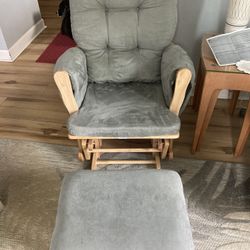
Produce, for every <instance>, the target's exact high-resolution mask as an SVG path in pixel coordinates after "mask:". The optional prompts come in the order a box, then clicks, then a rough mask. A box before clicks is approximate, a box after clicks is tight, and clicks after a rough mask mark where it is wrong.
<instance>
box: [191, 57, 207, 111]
mask: <svg viewBox="0 0 250 250" xmlns="http://www.w3.org/2000/svg"><path fill="white" fill-rule="evenodd" d="M203 78H204V74H203V69H202V61H201V60H200V62H199V66H198V71H197V77H196V86H195V92H194V97H193V103H192V106H193V109H194V110H195V111H197V110H198V108H199V103H200V99H201V93H202V87H203V80H204V79H203Z"/></svg>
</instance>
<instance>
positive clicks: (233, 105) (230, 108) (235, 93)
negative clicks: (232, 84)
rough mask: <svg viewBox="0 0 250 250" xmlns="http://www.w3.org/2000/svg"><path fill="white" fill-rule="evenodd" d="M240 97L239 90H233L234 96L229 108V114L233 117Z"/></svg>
mask: <svg viewBox="0 0 250 250" xmlns="http://www.w3.org/2000/svg"><path fill="white" fill-rule="evenodd" d="M239 95H240V91H239V90H233V95H232V99H231V100H230V106H229V112H230V114H231V115H233V113H234V111H235V108H236V105H237V101H238V98H239Z"/></svg>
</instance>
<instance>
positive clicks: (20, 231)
mask: <svg viewBox="0 0 250 250" xmlns="http://www.w3.org/2000/svg"><path fill="white" fill-rule="evenodd" d="M76 153H77V148H74V147H67V146H59V145H51V144H45V143H35V142H24V141H15V140H0V201H1V202H2V203H3V205H4V207H3V209H2V210H1V206H0V250H22V249H25V250H30V249H32V250H33V249H34V250H36V249H39V250H40V249H41V250H43V249H48V248H49V244H50V239H51V234H52V231H53V227H54V223H55V216H56V209H57V202H58V196H59V192H60V185H61V181H62V178H63V176H64V174H65V173H67V172H71V171H75V170H77V169H80V168H82V167H84V168H88V167H89V166H87V165H86V164H85V165H84V166H83V163H81V162H79V161H78V160H77V159H76ZM162 166H163V168H166V169H174V170H176V171H177V172H178V173H179V174H180V175H181V177H182V180H183V183H184V191H185V196H186V199H187V202H188V211H189V217H190V222H191V225H192V229H193V237H194V243H195V246H196V249H202V250H203V249H204V250H205V249H209V250H210V249H223V250H228V249H230V250H231V249H232V250H235V249H240V250H247V249H250V166H246V165H242V164H232V163H222V162H213V161H197V160H187V159H174V160H173V161H164V162H162ZM114 168H115V169H119V170H120V169H122V168H132V167H131V166H122V167H121V166H120V167H119V168H118V167H116V166H108V167H106V169H114ZM173 250H174V249H173Z"/></svg>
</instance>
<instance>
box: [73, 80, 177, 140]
mask: <svg viewBox="0 0 250 250" xmlns="http://www.w3.org/2000/svg"><path fill="white" fill-rule="evenodd" d="M179 129H180V120H179V118H178V116H177V115H175V114H174V113H172V112H170V111H169V110H168V109H167V107H166V104H165V101H164V96H163V92H162V86H161V83H160V82H155V83H139V82H131V83H106V84H96V83H89V85H88V89H87V93H86V96H85V99H84V103H83V106H82V108H81V109H80V110H79V111H78V112H75V113H74V114H72V115H71V116H70V118H69V121H68V130H69V133H70V134H72V135H78V136H83V135H84V136H105V137H125V138H126V137H146V136H162V135H169V134H176V133H178V132H179Z"/></svg>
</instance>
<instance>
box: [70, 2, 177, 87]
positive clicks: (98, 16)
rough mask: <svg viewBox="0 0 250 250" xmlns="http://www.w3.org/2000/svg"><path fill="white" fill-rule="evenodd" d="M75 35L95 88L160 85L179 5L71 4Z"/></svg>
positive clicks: (139, 3)
mask: <svg viewBox="0 0 250 250" xmlns="http://www.w3.org/2000/svg"><path fill="white" fill-rule="evenodd" d="M70 11H71V23H72V32H73V36H74V39H75V41H76V43H77V45H78V46H79V47H80V48H81V49H83V50H84V52H85V54H86V57H87V67H88V76H89V79H90V81H94V82H105V81H113V82H127V81H148V82H149V81H156V80H159V79H160V62H161V56H162V52H163V50H164V48H165V47H166V46H168V45H169V44H170V42H171V41H172V39H173V36H174V33H175V29H176V20H177V0H70Z"/></svg>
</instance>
